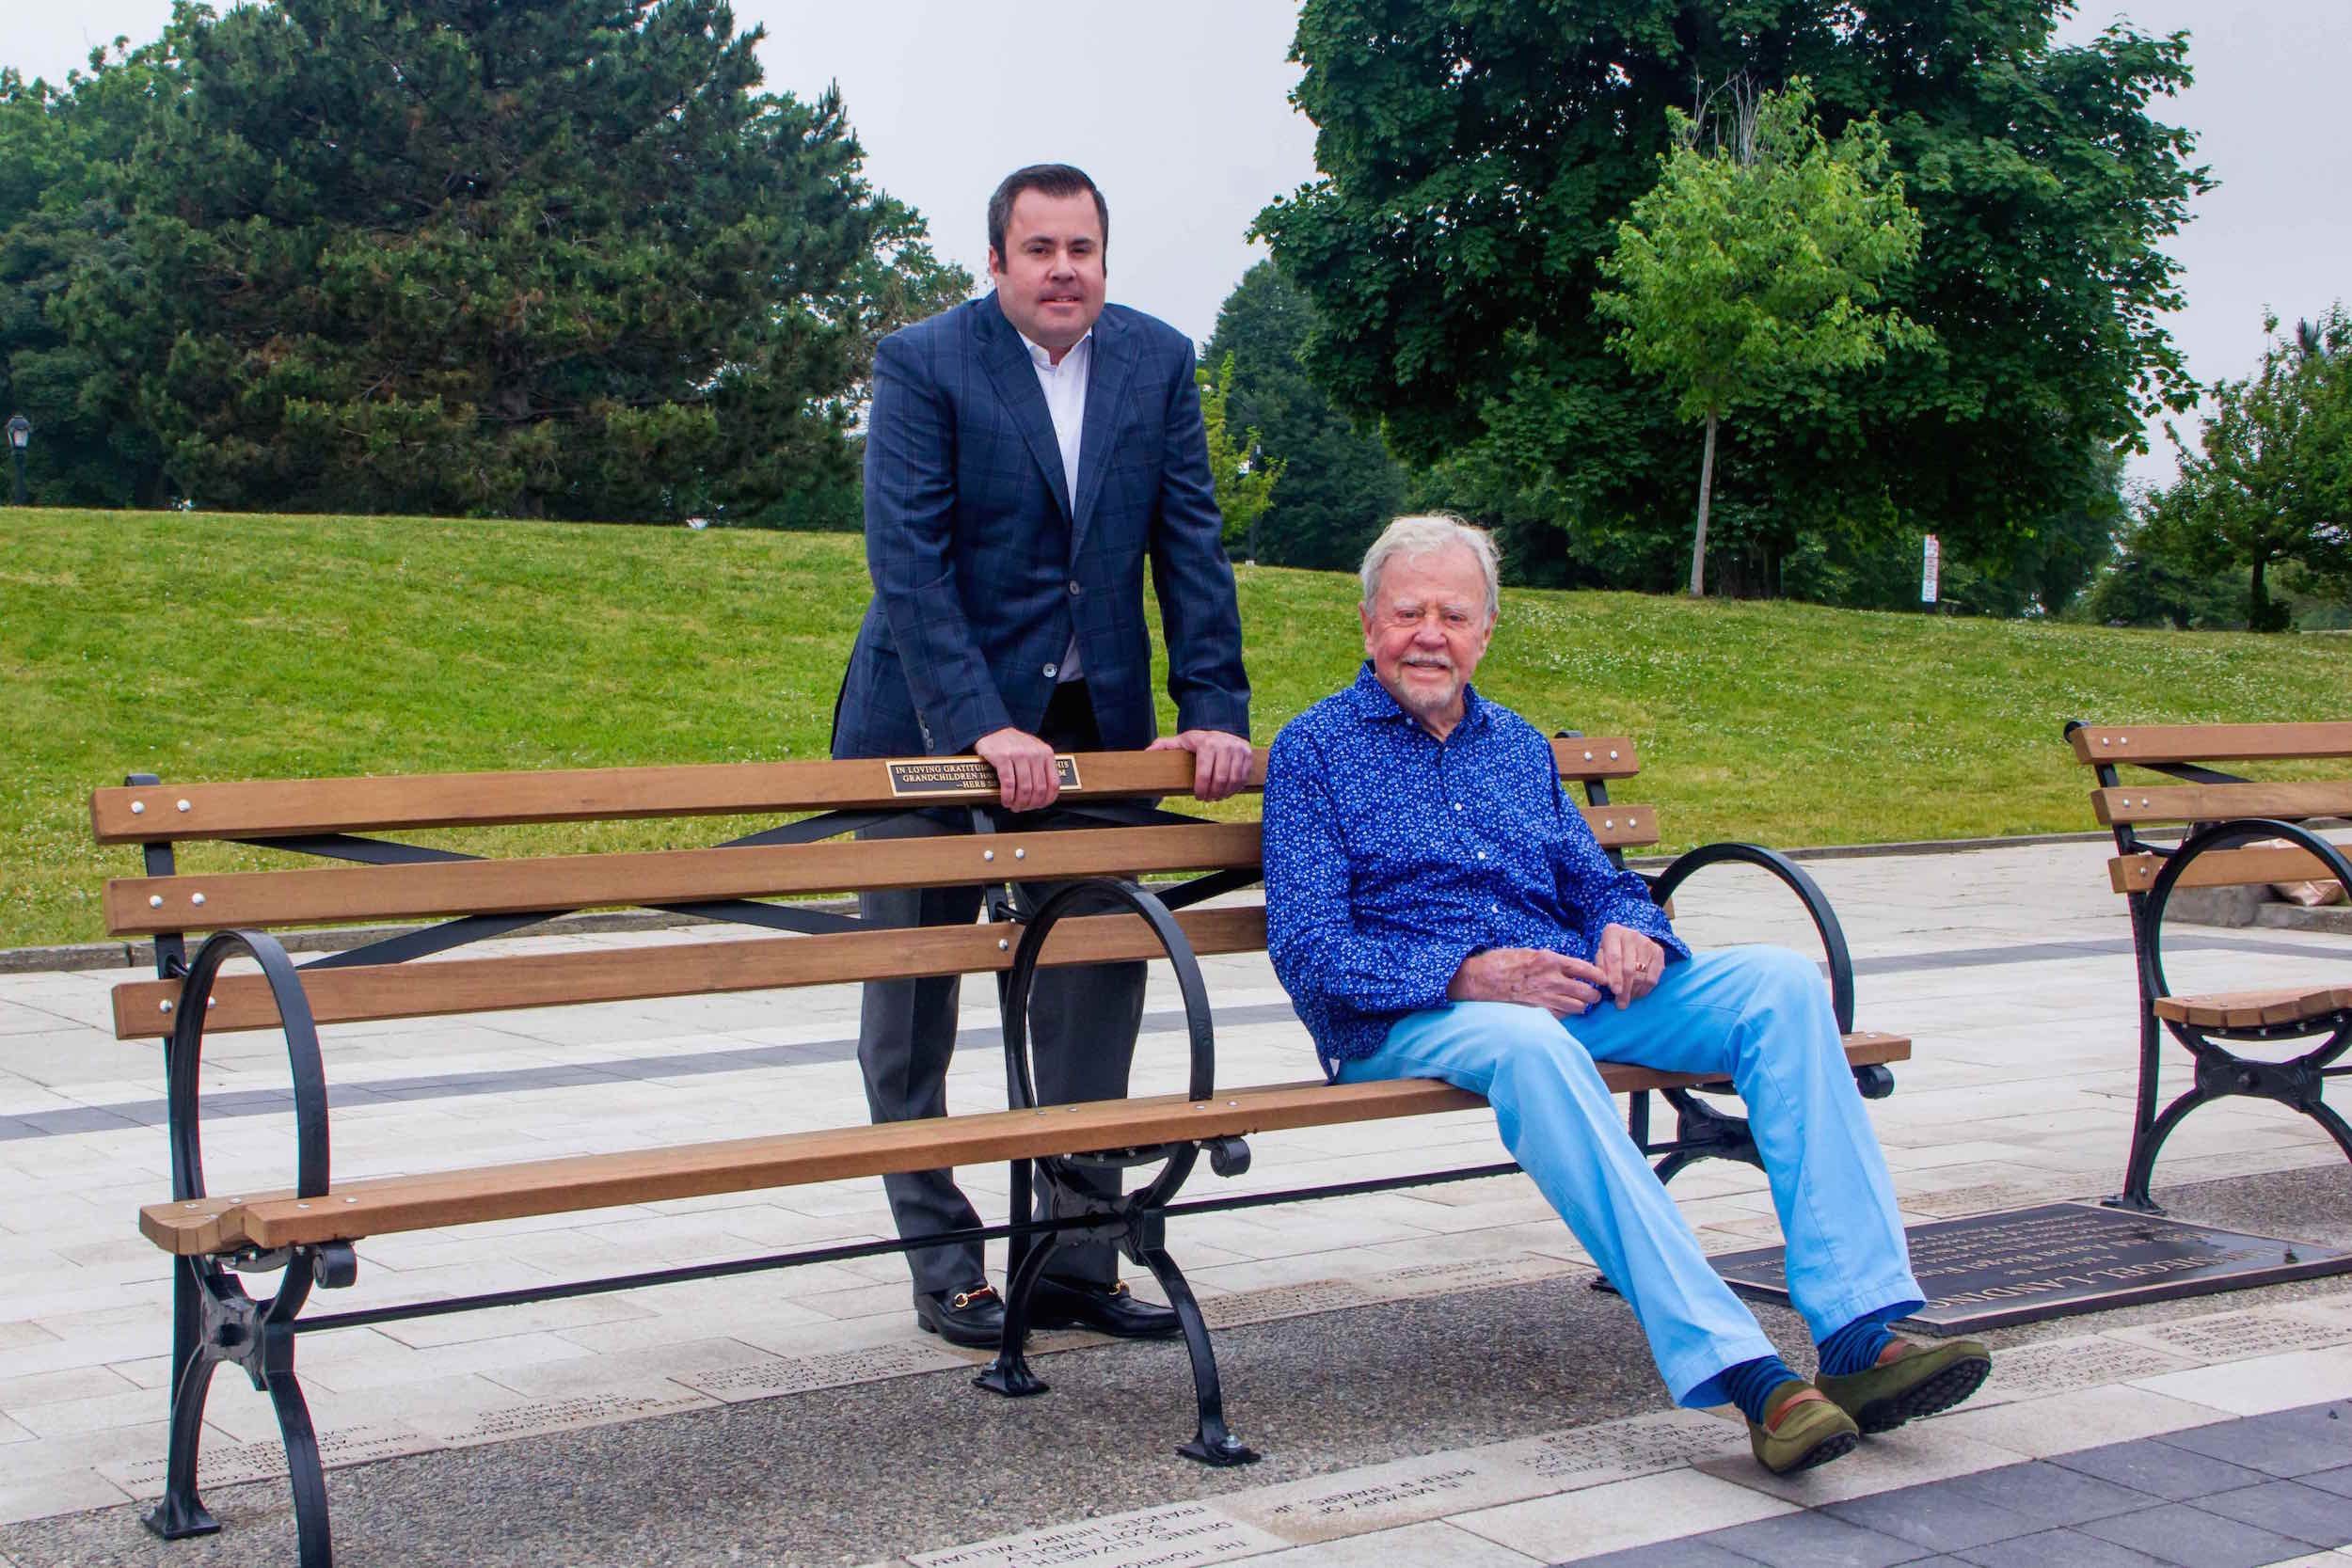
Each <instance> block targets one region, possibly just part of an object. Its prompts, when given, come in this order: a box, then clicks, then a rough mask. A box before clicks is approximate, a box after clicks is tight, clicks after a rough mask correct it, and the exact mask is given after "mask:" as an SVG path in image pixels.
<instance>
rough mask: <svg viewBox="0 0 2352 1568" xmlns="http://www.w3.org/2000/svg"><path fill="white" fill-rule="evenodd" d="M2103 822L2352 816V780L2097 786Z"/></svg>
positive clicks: (2095, 808) (2093, 799) (2094, 806)
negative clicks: (2132, 787)
mask: <svg viewBox="0 0 2352 1568" xmlns="http://www.w3.org/2000/svg"><path fill="white" fill-rule="evenodd" d="M2090 809H2091V811H2092V812H2093V813H2094V814H2095V815H2096V816H2098V818H2099V822H2100V825H2101V826H2103V827H2109V828H2112V827H2114V826H2115V825H2116V824H2117V823H2120V822H2130V823H2135V824H2137V823H2143V822H2226V821H2228V820H2230V819H2231V818H2233V817H2238V816H2284V817H2290V818H2301V817H2306V816H2352V783H2339V782H2327V781H2315V782H2312V783H2302V784H2284V783H2277V782H2273V781H2268V780H2265V781H2261V782H2258V783H2253V784H2156V785H2150V786H2147V787H2145V788H2140V789H2124V788H2121V787H2118V788H2114V789H2094V790H2092V791H2091V792H2090Z"/></svg>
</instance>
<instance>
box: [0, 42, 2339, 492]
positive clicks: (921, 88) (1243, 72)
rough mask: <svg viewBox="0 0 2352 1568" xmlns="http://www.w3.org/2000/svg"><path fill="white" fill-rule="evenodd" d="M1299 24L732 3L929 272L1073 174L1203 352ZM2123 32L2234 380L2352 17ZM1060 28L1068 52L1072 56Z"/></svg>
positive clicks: (1123, 262) (2195, 345)
mask: <svg viewBox="0 0 2352 1568" xmlns="http://www.w3.org/2000/svg"><path fill="white" fill-rule="evenodd" d="M10 10H11V12H12V13H14V14H12V15H11V17H10V18H9V21H8V24H7V26H6V27H5V28H4V29H0V63H7V64H9V65H14V66H16V67H17V68H18V69H20V70H22V71H24V73H25V74H26V75H27V76H32V75H48V76H51V77H53V78H56V77H61V76H62V75H63V74H64V72H65V71H68V70H69V69H72V67H74V66H76V65H78V64H80V63H81V61H82V59H83V57H84V56H85V55H87V52H88V50H89V48H90V47H91V45H93V44H96V43H99V42H102V41H103V40H106V39H108V38H111V37H113V36H114V35H115V34H117V33H128V34H129V35H131V37H132V38H133V39H134V40H146V39H149V38H152V37H153V36H154V35H155V34H156V33H157V32H158V31H160V30H161V28H162V25H163V23H164V21H165V20H166V18H167V16H168V15H169V12H170V6H169V0H53V3H50V4H45V5H34V4H31V3H29V0H26V3H21V4H16V5H11V7H10ZM2117 15H2122V16H2128V17H2129V18H2131V19H2132V20H2133V21H2134V22H2136V23H2137V24H2140V25H2141V26H2143V27H2145V28H2148V29H2150V30H2152V31H2169V30H2172V29H2174V28H2187V29H2188V30H2189V31H2190V33H2191V34H2192V41H2191V46H2190V58H2191V60H2192V61H2193V62H2194V64H2195V66H2196V70H2197V77H2198V81H2197V85H2196V87H2193V88H2192V89H2191V90H2190V91H2189V92H2188V93H2186V94H2185V95H2184V96H2183V97H2181V98H2180V99H2177V100H2174V101H2171V102H2169V103H2164V102H2159V103H2158V104H2157V105H2156V108H2155V112H2156V114H2157V116H2158V117H2159V118H2161V119H2167V120H2169V121H2170V122H2172V123H2176V124H2185V125H2187V126H2190V127H2191V128H2193V129H2195V130H2196V131H2197V132H2198V133H2199V135H2200V145H2199V150H2198V157H2199V159H2200V160H2201V162H2204V163H2206V164H2209V165H2211V166H2212V168H2213V171H2214V174H2215V175H2216V177H2217V178H2218V179H2219V180H2220V181H2221V188H2220V189H2218V190H2217V191H2215V192H2213V193H2212V194H2211V195H2209V196H2207V197H2205V198H2201V200H2200V201H2199V202H2198V203H2197V206H2196V209H2195V212H2196V220H2195V221H2194V222H2192V223H2191V224H2190V225H2189V226H2188V227H2187V229H2186V230H2184V231H2183V233H2182V234H2181V235H2180V236H2179V237H2178V238H2176V239H2175V240H2174V241H2173V251H2174V254H2176V255H2178V256H2179V257H2180V258H2181V259H2182V260H2183V261H2185V263H2186V266H2187V275H2186V288H2187V293H2188V306H2187V309H2185V310H2184V311H2182V312H2180V313H2179V314H2178V315H2177V316H2176V317H2175V318H2174V319H2173V320H2172V322H2171V330H2172V332H2173V335H2174V337H2175V338H2176V339H2177V340H2178V341H2179V342H2180V343H2181V345H2182V347H2183V349H2184V350H2185V353H2186V354H2187V356H2188V364H2189V369H2190V372H2191V373H2193V374H2195V375H2197V376H2198V377H2200V378H2201V379H2205V380H2210V379H2213V378H2215V377H2217V376H2235V375H2242V374H2244V373H2246V372H2247V371H2248V370H2249V369H2250V368H2251V366H2252V365H2253V363H2254V361H2255V359H2256V358H2257V356H2259V355H2260V353H2261V348H2262V343H2261V315H2262V309H2263V307H2264V306H2265V304H2267V305H2270V306H2273V307H2275V308H2276V309H2277V310H2278V311H2279V313H2280V315H2281V316H2282V317H2284V318H2286V320H2287V321H2288V322H2290V323H2292V322H2293V321H2294V319H2295V318H2296V316H2297V315H2298V314H2300V315H2313V314H2316V313H2317V312H2319V311H2320V310H2322V309H2326V307H2327V306H2328V304H2329V303H2330V302H2331V301H2334V300H2336V299H2339V298H2344V297H2347V296H2352V265H2348V264H2347V263H2346V262H2345V261H2344V258H2345V257H2347V256H2352V200H2347V199H2346V198H2347V193H2352V138H2347V137H2345V136H2344V134H2343V129H2342V115H2341V111H2340V106H2339V105H2337V104H2336V103H2334V102H2333V90H2332V88H2333V78H2334V77H2335V76H2336V75H2338V74H2340V73H2341V71H2342V67H2343V63H2344V61H2345V60H2347V59H2352V0H2090V3H2089V4H2087V5H2086V6H2085V7H2084V8H2083V9H2082V12H2081V14H2079V15H2077V16H2075V17H2074V18H2073V19H2072V20H2071V21H2070V22H2069V23H2068V24H2066V27H2065V36H2066V37H2067V38H2069V39H2084V38H2089V37H2090V36H2091V35H2093V34H2095V33H2096V32H2097V31H2098V30H2099V29H2100V28H2101V27H2103V26H2105V25H2106V23H2107V22H2108V20H2109V19H2110V18H2111V17H2113V16H2117ZM736 16H737V19H738V23H739V24H740V25H743V26H749V25H751V24H764V25H765V26H766V27H767V29H768V37H767V40H766V42H765V43H764V44H763V45H762V46H761V57H762V59H763V61H764V62H765V64H766V66H767V71H768V82H769V86H770V87H775V88H779V89H783V90H787V91H791V92H794V93H797V94H803V95H806V94H811V93H814V92H817V91H818V90H821V89H822V88H823V87H824V86H825V85H826V84H827V83H828V82H830V81H837V82H839V84H840V86H841V89H842V92H843V94H844V96H845V98H846V99H847V101H848V103H849V110H850V119H851V121H852V122H853V123H854V124H855V125H856V127H857V129H858V134H859V136H860V138H861V140H862V141H863V142H864V143H865V146H866V172H867V174H868V176H869V177H870V178H871V179H872V180H873V181H874V182H875V183H877V184H879V185H881V186H882V188H883V189H885V190H887V191H889V192H891V193H892V194H893V195H895V196H897V197H899V198H902V199H904V200H907V201H910V202H912V203H913V204H914V206H915V207H916V208H917V209H919V210H920V211H921V212H922V213H923V214H925V215H926V216H927V217H928V218H929V219H930V224H931V230H932V235H933V239H934V241H935V243H936V244H937V246H938V248H939V250H940V252H941V253H942V254H943V255H945V256H947V257H949V258H952V259H953V260H955V261H961V262H962V263H963V264H964V265H965V266H966V267H968V268H970V269H971V270H972V272H973V273H974V275H975V276H979V275H980V274H981V273H982V272H983V271H984V262H985V260H986V253H987V236H986V231H985V224H984V220H983V211H984V208H985V206H986V202H987V197H988V192H989V190H990V188H991V187H992V186H993V184H994V183H995V182H996V181H997V180H998V179H999V178H1000V177H1001V176H1002V175H1004V174H1005V173H1006V172H1007V171H1008V170H1009V169H1012V168H1015V167H1017V166H1020V165H1023V164H1026V163H1036V162H1041V161H1045V160H1063V161H1067V162H1071V163H1075V164H1078V165H1080V166H1083V167H1084V168H1086V169H1087V171H1088V172H1089V173H1090V174H1092V175H1093V176H1094V178H1095V180H1096V182H1098V183H1099V184H1100V185H1102V187H1103V189H1104V195H1105V196H1106V197H1107V198H1108V200H1109V202H1110V209H1111V240H1112V244H1111V245H1110V249H1109V252H1108V255H1109V260H1110V269H1111V297H1112V298H1113V299H1116V300H1120V301H1121V302H1123V303H1125V304H1129V305H1133V306H1136V307H1137V308H1138V309H1145V310H1149V311H1151V312H1152V313H1153V314H1154V315H1158V316H1163V317H1165V318H1167V319H1168V321H1170V322H1172V323H1174V324H1175V325H1177V326H1178V327H1180V328H1182V329H1183V330H1184V331H1185V332H1187V333H1189V334H1191V335H1192V337H1193V338H1194V339H1195V340H1201V339H1205V338H1207V337H1208V335H1209V332H1210V330H1211V329H1212V327H1213V326H1214V325H1216V309H1217V305H1218V303H1219V302H1220V301H1222V300H1223V299H1224V297H1225V295H1226V293H1228V292H1229V291H1230V290H1231V289H1232V286H1233V285H1234V283H1236V282H1237V281H1239V279H1240V277H1241V275H1242V273H1243V272H1244V271H1246V270H1247V269H1248V266H1249V264H1250V262H1251V261H1253V260H1255V259H1256V258H1257V257H1258V256H1259V255H1262V254H1263V250H1262V248H1260V247H1253V246H1251V245H1249V244H1248V242H1247V241H1246V240H1245V239H1244V238H1243V234H1244V231H1245V230H1247V229H1248V225H1249V221H1250V219H1251V218H1252V217H1253V216H1254V215H1255V214H1257V212H1258V210H1259V208H1261V207H1262V206H1263V205H1264V203H1265V202H1266V200H1267V199H1268V198H1271V197H1274V196H1276V195H1279V194H1281V193H1283V192H1286V191H1289V190H1292V189H1294V188H1295V187H1296V186H1297V185H1299V184H1300V183H1302V182H1305V181H1307V180H1310V179H1311V178H1313V175H1314V127H1313V126H1311V124H1309V123H1308V122H1307V121H1306V120H1305V119H1302V118H1301V117H1300V116H1299V115H1298V114H1297V112H1296V111H1295V110H1294V109H1293V108H1292V107H1291V106H1290V103H1289V102H1288V94H1289V92H1290V89H1291V87H1292V86H1293V85H1294V84H1295V82H1296V80H1297V76H1298V72H1297V68H1296V67H1295V66H1293V65H1290V64H1289V63H1287V62H1286V61H1285V59H1284V55H1286V54H1287V53H1288V52H1289V48H1290V40H1291V31H1292V25H1293V19H1294V17H1295V9H1294V8H1292V7H1289V6H1286V5H1282V4H1279V0H1192V3H1191V4H1188V5H1184V6H1143V5H1126V4H1120V5H1115V6H1101V7H1077V8H1066V9H1065V10H1064V11H1062V12H1061V13H1058V16H1057V17H1050V18H1049V16H1048V15H1046V14H1045V13H1041V12H1006V11H1002V10H999V9H995V8H982V7H974V6H971V5H969V4H966V3H962V0H956V3H948V0H879V3H868V4H864V5H854V4H853V5H842V4H839V3H838V0H828V3H825V4H818V3H816V0H738V3H737V6H736ZM1082 17H1083V18H1084V19H1085V20H1083V21H1082V22H1080V21H1078V19H1080V18H1082ZM1073 23H1076V24H1077V26H1078V27H1079V28H1082V29H1083V32H1082V34H1078V35H1074V41H1067V42H1065V41H1061V40H1062V39H1070V38H1073V29H1072V26H1071V24H1073ZM2153 445H2154V446H2155V447H2156V449H2157V450H2156V452H2155V455H2154V456H2153V458H2151V459H2146V460H2142V461H2141V462H2139V463H2137V464H2135V465H2134V471H2135V472H2136V473H2137V474H2139V475H2141V476H2142V477H2147V478H2154V479H2161V478H2163V477H2165V476H2168V475H2169V472H2170V470H2171V463H2170V460H2169V455H2168V454H2167V453H2166V451H2165V450H2164V443H2163V441H2162V439H2161V437H2156V438H2155V439H2154V441H2153Z"/></svg>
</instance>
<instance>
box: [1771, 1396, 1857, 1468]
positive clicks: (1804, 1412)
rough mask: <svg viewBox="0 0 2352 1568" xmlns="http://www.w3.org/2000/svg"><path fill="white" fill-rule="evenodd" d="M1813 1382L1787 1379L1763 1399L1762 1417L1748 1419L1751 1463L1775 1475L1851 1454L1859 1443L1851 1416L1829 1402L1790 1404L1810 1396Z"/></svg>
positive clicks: (1825, 1462)
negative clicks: (1803, 1395)
mask: <svg viewBox="0 0 2352 1568" xmlns="http://www.w3.org/2000/svg"><path fill="white" fill-rule="evenodd" d="M1812 1391H1813V1385H1811V1384H1809V1383H1807V1382H1805V1381H1804V1379H1802V1378H1790V1379H1789V1380H1788V1382H1786V1383H1784V1384H1782V1385H1781V1386H1779V1387H1777V1388H1775V1389H1773V1390H1772V1393H1771V1394H1770V1395H1768V1396H1767V1397H1766V1398H1765V1401H1764V1419H1763V1421H1762V1422H1761V1423H1758V1422H1756V1421H1750V1422H1749V1423H1748V1448H1749V1450H1750V1451H1751V1452H1753V1453H1754V1454H1755V1455H1756V1463H1757V1464H1758V1465H1763V1466H1764V1468H1766V1469H1767V1470H1770V1471H1772V1474H1774V1475H1776V1476H1786V1475H1793V1474H1795V1473H1796V1472H1797V1471H1799V1470H1810V1469H1811V1468H1813V1466H1814V1465H1826V1464H1828V1463H1829V1462H1830V1461H1831V1460H1833V1459H1836V1458H1839V1457H1841V1456H1843V1455H1845V1454H1850V1453H1851V1452H1853V1449H1854V1445H1855V1444H1857V1443H1859V1442H1861V1441H1862V1433H1860V1432H1859V1431H1858V1430H1856V1428H1855V1426H1854V1424H1853V1418H1852V1417H1851V1416H1849V1415H1847V1414H1846V1413H1845V1412H1844V1411H1843V1410H1840V1409H1838V1408H1837V1406H1836V1404H1835V1403H1834V1402H1831V1401H1829V1400H1825V1399H1824V1400H1807V1401H1805V1402H1804V1403H1803V1404H1795V1405H1792V1404H1791V1403H1790V1401H1792V1400H1794V1399H1795V1398H1796V1397H1797V1396H1798V1395H1800V1394H1809V1393H1811V1392H1812Z"/></svg>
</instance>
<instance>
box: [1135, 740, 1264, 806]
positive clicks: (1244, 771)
mask: <svg viewBox="0 0 2352 1568" xmlns="http://www.w3.org/2000/svg"><path fill="white" fill-rule="evenodd" d="M1144 750H1145V751H1148V752H1191V753H1192V793H1193V798H1194V799H1195V800H1224V799H1225V797H1227V796H1228V795H1231V794H1233V793H1234V792H1235V791H1237V790H1239V789H1240V788H1241V786H1242V785H1244V784H1248V782H1249V764H1250V760H1251V757H1252V752H1250V750H1249V742H1248V741H1247V740H1244V739H1243V738H1242V737H1241V736H1237V735H1228V734H1226V733H1225V732H1224V731H1223V730H1185V731H1184V733H1182V734H1181V735H1164V736H1160V738H1159V739H1157V740H1154V741H1153V742H1152V744H1151V745H1149V746H1147V747H1145V748H1144Z"/></svg>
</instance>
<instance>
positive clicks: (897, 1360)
mask: <svg viewBox="0 0 2352 1568" xmlns="http://www.w3.org/2000/svg"><path fill="white" fill-rule="evenodd" d="M969 1365H970V1363H969V1362H967V1361H964V1360H962V1359H961V1358H960V1357H957V1356H953V1355H949V1354H946V1352H944V1351H939V1350H934V1349H932V1348H931V1347H930V1346H928V1345H873V1346H868V1347H866V1348H864V1349H858V1350H841V1351H829V1352H827V1353H826V1354H822V1355H789V1356H772V1357H770V1358H769V1359H767V1360H764V1361H751V1362H746V1363H744V1364H742V1365H740V1366H735V1367H709V1368H706V1369H704V1370H699V1371H692V1372H682V1373H680V1374H678V1377H677V1381H678V1382H680V1383H683V1384H685V1385H686V1386H688V1387H690V1388H699V1389H701V1390H702V1391H703V1392H704V1393H706V1394H709V1395H712V1396H713V1397H715V1398H718V1399H723V1400H728V1401H734V1400H756V1399H766V1398H769V1397H770V1396H771V1395H775V1394H805V1393H807V1392H809V1391H810V1390H812V1389H816V1388H838V1387H840V1386H843V1385H844V1384H850V1383H880V1382H882V1381H883V1380H884V1379H887V1378H894V1377H913V1376H914V1375H916V1374H917V1373H920V1372H936V1371H942V1370H946V1369H948V1368H951V1367H965V1366H969Z"/></svg>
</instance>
